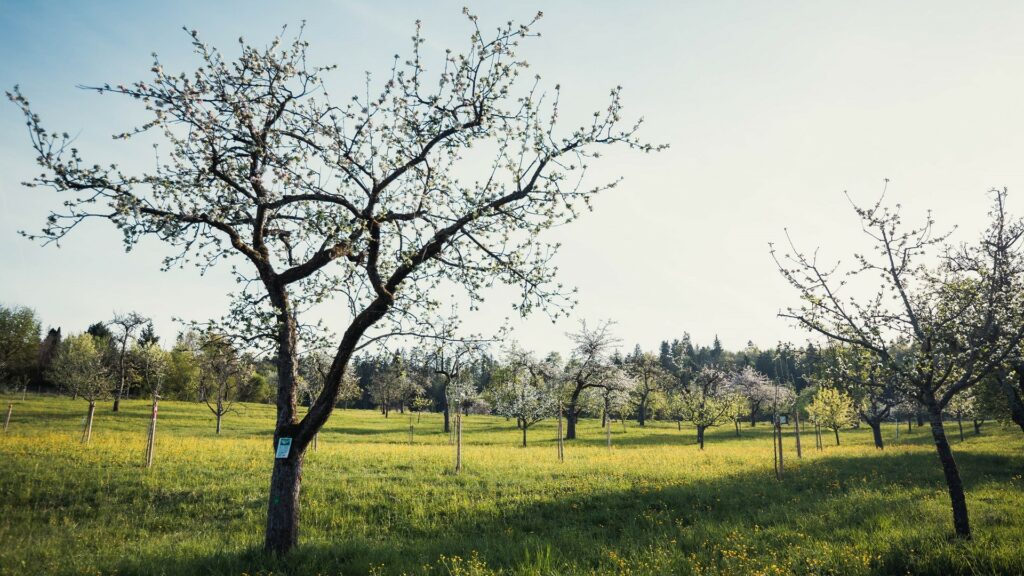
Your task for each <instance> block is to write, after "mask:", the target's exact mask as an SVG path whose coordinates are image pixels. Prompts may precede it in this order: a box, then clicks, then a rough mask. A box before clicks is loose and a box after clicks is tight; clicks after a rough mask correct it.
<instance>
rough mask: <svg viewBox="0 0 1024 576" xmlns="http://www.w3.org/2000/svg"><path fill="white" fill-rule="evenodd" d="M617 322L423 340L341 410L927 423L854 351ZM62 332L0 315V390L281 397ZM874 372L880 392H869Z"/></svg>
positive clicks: (226, 373) (308, 364) (1003, 401)
mask: <svg viewBox="0 0 1024 576" xmlns="http://www.w3.org/2000/svg"><path fill="white" fill-rule="evenodd" d="M611 328H612V324H611V323H610V322H605V323H601V324H599V325H598V326H597V327H596V328H594V329H588V327H587V326H586V325H585V324H584V325H583V326H582V328H581V330H580V331H578V332H577V333H573V334H569V338H570V340H571V343H572V346H573V348H572V352H571V353H570V355H569V357H568V358H563V357H562V355H561V354H559V353H549V354H547V355H546V356H543V357H542V358H538V357H537V356H536V355H535V354H534V353H533V352H530V351H527V350H524V349H522V348H521V347H520V346H518V345H517V344H515V343H508V344H507V345H505V346H504V350H502V351H501V352H500V354H499V355H498V356H494V355H492V352H493V350H492V349H493V346H491V344H493V342H489V341H488V342H484V341H479V340H475V341H470V343H469V344H465V343H456V344H452V343H442V344H440V345H438V344H436V343H432V342H420V345H419V346H414V347H411V348H408V349H402V350H399V351H397V352H391V353H386V354H379V355H364V356H359V357H357V358H355V359H354V360H353V362H352V365H351V367H350V368H349V369H348V372H347V374H346V377H345V381H344V388H343V393H342V394H341V395H340V397H339V404H340V405H342V406H353V407H361V408H370V407H373V408H376V409H379V410H380V412H381V413H382V414H383V415H384V416H385V417H387V416H388V415H389V414H390V413H391V412H392V411H393V410H397V411H399V412H401V413H405V412H406V411H407V410H409V411H416V412H422V411H439V412H442V413H443V414H444V431H445V432H450V430H451V426H450V421H451V415H452V413H453V412H455V411H458V412H460V413H466V412H470V413H492V412H493V413H497V414H501V415H504V416H507V417H509V418H514V419H515V421H516V423H517V425H518V427H519V428H520V429H521V430H522V431H523V441H524V444H525V441H526V431H527V429H528V428H529V427H530V426H532V425H533V424H535V423H536V422H539V421H540V420H542V419H544V418H549V417H556V416H557V417H558V418H559V419H560V420H561V419H562V418H564V419H565V424H566V434H565V438H566V439H569V440H571V439H573V438H575V436H576V423H577V421H578V419H579V418H580V417H581V416H594V417H600V418H601V419H602V426H604V425H605V424H606V423H607V422H608V421H610V420H613V419H618V420H620V421H624V420H625V419H627V418H635V419H636V421H637V423H638V424H639V425H640V426H644V425H645V424H646V423H647V422H648V421H649V420H650V419H661V420H671V421H675V422H677V423H680V424H681V423H683V422H687V423H690V424H692V425H693V426H694V427H695V428H696V430H697V439H698V443H699V444H700V446H701V448H703V446H704V432H705V431H706V430H707V429H708V428H711V427H715V426H720V425H722V424H726V423H732V424H733V425H734V426H735V429H736V434H737V435H739V434H740V426H741V423H744V422H749V425H750V426H754V425H755V424H756V423H757V422H758V421H759V420H769V421H773V422H774V421H775V420H778V419H780V418H785V419H789V418H793V419H795V420H796V421H797V422H799V420H800V419H801V418H803V419H805V420H806V421H808V422H809V423H811V424H812V425H814V426H820V427H823V428H825V429H828V430H832V431H833V432H834V434H835V436H836V442H837V443H838V442H839V430H841V429H842V428H844V427H847V426H856V425H859V424H860V423H864V424H866V425H868V426H869V427H870V428H871V429H872V430H873V432H874V434H873V436H874V440H875V445H876V446H877V447H878V448H882V447H883V440H882V435H881V426H882V424H883V423H884V422H885V421H886V420H887V419H895V420H898V419H900V418H902V419H904V420H906V421H907V422H908V424H909V423H910V421H911V420H915V419H916V420H917V421H918V425H921V424H922V419H923V413H924V408H923V406H922V405H921V404H920V403H917V402H915V401H914V399H913V397H912V396H910V395H908V394H906V393H905V391H903V390H901V389H900V388H899V386H897V383H896V381H895V380H893V379H888V380H881V379H878V378H877V375H874V374H870V373H868V372H867V370H869V368H870V362H869V358H867V357H866V356H865V355H864V354H863V352H861V353H859V354H858V353H857V352H856V351H855V350H854V349H853V348H852V347H850V346H846V345H829V346H826V347H822V348H819V347H816V346H814V345H807V346H806V347H805V348H803V349H798V348H795V347H793V346H792V345H789V344H780V345H778V346H776V347H775V348H774V349H768V350H760V349H758V348H756V347H755V346H754V345H753V344H752V343H750V344H748V345H747V347H746V348H745V349H743V350H741V351H738V352H732V351H729V350H725V349H723V348H722V346H721V344H720V343H719V341H718V339H717V338H715V340H714V343H713V344H712V345H711V346H699V345H694V344H692V341H691V338H690V336H689V335H688V334H686V335H684V336H683V338H681V339H678V340H674V341H672V342H671V343H670V342H668V341H663V342H662V345H661V351H660V354H654V353H651V352H645V351H643V350H642V349H641V348H640V346H639V345H637V346H636V347H635V348H634V350H633V351H632V352H631V353H628V354H622V353H621V350H620V348H619V344H620V342H619V340H617V339H616V338H615V337H614V335H613V334H612V331H611ZM54 333H56V334H57V335H58V336H57V339H56V340H54V339H53V334H54ZM59 334H60V332H59V330H58V331H52V330H51V331H50V333H49V334H48V335H47V337H46V338H43V339H40V338H39V336H40V323H39V321H38V320H37V319H36V318H35V313H34V312H33V311H32V310H30V309H27V308H23V307H20V308H18V307H15V308H8V307H0V339H2V340H3V342H4V344H5V348H4V350H5V355H4V362H3V364H2V366H4V372H3V375H2V381H3V382H4V383H5V384H6V386H5V387H6V388H8V389H14V390H18V389H20V390H22V391H26V390H27V389H28V386H29V382H30V381H32V380H33V376H34V375H38V377H39V379H41V383H40V388H42V387H43V386H45V385H49V386H52V387H54V388H55V389H59V390H62V391H65V392H67V393H68V394H70V395H71V396H73V397H75V398H79V397H80V398H83V399H85V400H87V401H88V402H89V414H90V417H89V418H88V421H90V422H91V420H92V418H91V414H92V412H93V408H94V405H95V403H96V402H99V401H102V400H106V399H110V400H111V401H112V410H113V411H115V412H116V411H117V410H118V407H119V404H120V401H121V399H122V398H126V397H129V398H135V397H145V398H167V399H175V400H191V401H197V402H201V403H206V404H207V405H208V406H209V407H210V410H211V413H212V415H213V417H214V418H215V421H216V425H215V429H216V430H217V432H219V431H220V429H221V425H222V419H223V417H224V416H225V415H226V414H228V413H230V412H231V411H232V409H233V407H234V405H235V403H236V402H267V401H269V399H270V398H271V397H272V396H273V394H274V393H275V392H276V380H275V378H276V377H275V364H276V359H275V358H273V357H269V358H268V357H257V356H254V355H253V354H252V353H251V352H249V351H246V350H242V349H241V348H239V347H238V346H236V345H235V343H234V342H233V341H232V340H231V339H230V338H228V337H226V336H223V335H221V334H217V333H214V332H199V331H195V330H192V331H186V332H183V333H181V334H179V335H178V337H177V338H176V340H175V341H174V343H173V345H171V346H170V348H168V349H165V348H163V347H161V346H160V338H159V337H158V336H156V334H155V332H154V330H153V326H152V323H151V322H150V320H149V319H148V318H146V317H144V316H142V315H140V314H138V313H134V312H133V313H129V314H118V315H115V316H114V317H113V318H112V319H111V320H109V321H106V322H97V323H95V324H92V325H91V326H89V328H88V329H87V330H86V331H85V332H83V333H82V334H79V335H72V336H70V337H69V338H67V339H63V340H62V339H60V337H59ZM329 369H330V356H329V355H328V354H326V353H325V352H323V351H321V350H314V351H311V352H308V353H306V354H304V355H302V356H301V357H300V370H299V371H300V376H301V382H300V383H301V398H300V400H301V402H303V403H305V404H311V403H312V401H313V400H314V399H315V398H316V395H317V394H319V392H320V391H321V390H322V387H323V385H324V382H325V381H326V377H327V373H328V372H329ZM872 378H875V380H877V383H878V385H872V382H873V380H872ZM455 388H457V389H458V397H459V398H461V401H459V402H457V403H456V402H454V401H452V398H453V389H455ZM822 389H824V390H822ZM820 392H827V393H820ZM1013 397H1014V396H1013V394H1010V395H1006V394H1001V393H1000V386H999V380H997V379H995V378H990V379H988V380H987V381H986V383H985V385H983V386H979V387H976V388H974V389H972V390H969V391H967V392H965V393H963V394H960V395H958V396H956V397H955V398H954V399H953V400H952V401H951V403H950V405H949V406H948V407H947V415H948V416H953V417H955V418H956V419H957V420H958V421H962V420H963V419H965V418H966V419H969V420H973V421H974V423H975V428H976V429H977V428H978V427H980V424H981V422H983V421H984V420H985V419H987V418H990V417H994V418H999V419H1004V420H1005V419H1008V418H1009V417H1011V416H1012V411H1011V410H1010V402H1009V401H1008V400H1009V399H1010V398H1013ZM456 404H457V405H456ZM623 425H624V423H623ZM86 428H87V429H88V426H87V427H86ZM961 430H962V423H961ZM961 435H962V434H961Z"/></svg>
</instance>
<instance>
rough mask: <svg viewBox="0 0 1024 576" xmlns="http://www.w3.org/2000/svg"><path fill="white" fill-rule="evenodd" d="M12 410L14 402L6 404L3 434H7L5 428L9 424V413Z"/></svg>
mask: <svg viewBox="0 0 1024 576" xmlns="http://www.w3.org/2000/svg"><path fill="white" fill-rule="evenodd" d="M12 410H14V402H8V403H7V416H4V432H7V426H8V425H9V424H10V423H11V411H12Z"/></svg>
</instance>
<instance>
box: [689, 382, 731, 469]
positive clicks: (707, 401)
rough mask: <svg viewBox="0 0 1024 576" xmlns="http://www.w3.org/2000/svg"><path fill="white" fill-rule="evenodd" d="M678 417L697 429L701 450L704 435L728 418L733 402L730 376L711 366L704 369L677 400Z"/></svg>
mask: <svg viewBox="0 0 1024 576" xmlns="http://www.w3.org/2000/svg"><path fill="white" fill-rule="evenodd" d="M677 401H678V410H679V417H680V418H681V419H682V420H683V421H686V422H690V423H691V424H693V425H694V426H696V428H697V443H698V444H699V445H700V449H701V450H703V449H704V432H705V431H706V430H707V429H708V428H711V427H713V426H718V425H720V424H722V423H723V422H725V421H727V420H728V418H729V408H730V406H731V404H732V402H733V397H732V391H731V389H730V386H729V375H728V374H727V373H726V372H724V371H723V370H720V369H719V368H716V367H713V366H704V367H703V368H701V369H700V370H699V371H698V372H697V373H696V374H695V375H694V376H693V378H691V379H690V381H689V383H688V384H687V385H686V387H685V388H683V389H682V390H680V392H679V397H678V400H677Z"/></svg>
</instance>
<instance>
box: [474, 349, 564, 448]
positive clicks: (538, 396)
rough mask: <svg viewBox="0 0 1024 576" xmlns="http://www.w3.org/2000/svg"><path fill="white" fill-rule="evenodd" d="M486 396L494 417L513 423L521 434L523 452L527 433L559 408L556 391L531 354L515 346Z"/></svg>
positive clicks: (506, 357)
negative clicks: (508, 419)
mask: <svg viewBox="0 0 1024 576" xmlns="http://www.w3.org/2000/svg"><path fill="white" fill-rule="evenodd" d="M487 392H488V397H489V398H490V401H491V405H492V406H494V412H495V413H496V414H499V415H501V416H504V417H506V418H515V419H516V425H517V426H518V428H519V429H520V430H522V433H523V448H525V447H526V431H527V430H528V429H529V428H530V427H531V426H533V425H534V424H536V423H538V422H540V421H541V420H543V419H545V418H549V417H551V416H553V415H554V413H555V410H557V408H558V393H559V389H558V387H557V386H554V385H552V382H550V381H549V380H548V379H547V378H546V377H545V373H544V371H543V369H542V367H541V363H539V362H537V360H536V359H535V358H534V357H533V355H532V354H530V353H529V352H526V351H525V350H522V349H520V348H518V347H516V346H512V347H511V348H509V350H508V351H507V352H506V355H505V363H504V366H502V367H501V368H499V369H498V370H497V371H496V372H495V374H494V376H493V380H492V382H491V387H490V389H489V390H488V391H487Z"/></svg>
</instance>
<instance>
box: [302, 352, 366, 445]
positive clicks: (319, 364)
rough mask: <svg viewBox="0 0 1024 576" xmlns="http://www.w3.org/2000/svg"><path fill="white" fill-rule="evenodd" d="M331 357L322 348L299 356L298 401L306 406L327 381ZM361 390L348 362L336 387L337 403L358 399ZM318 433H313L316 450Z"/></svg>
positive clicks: (309, 404) (353, 369)
mask: <svg viewBox="0 0 1024 576" xmlns="http://www.w3.org/2000/svg"><path fill="white" fill-rule="evenodd" d="M331 361H332V357H331V355H330V354H328V353H326V352H324V351H323V350H313V351H311V352H309V353H307V354H304V355H302V357H300V358H299V380H298V388H299V397H300V398H301V400H299V401H300V402H303V401H304V402H305V403H306V406H310V407H311V406H313V402H315V401H316V399H317V397H318V396H319V395H320V393H321V392H323V390H324V385H325V384H326V382H327V375H328V374H330V371H331ZM362 394H363V390H362V388H360V387H359V379H358V378H357V377H356V373H355V368H354V367H353V366H352V365H351V364H349V365H348V366H347V367H346V368H345V375H344V376H342V380H341V386H340V387H339V389H338V404H341V405H342V406H344V405H345V403H346V402H350V401H352V400H357V399H359V397H360V396H362ZM319 436H320V435H319V434H314V435H313V450H314V451H316V449H317V447H318V444H319Z"/></svg>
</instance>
